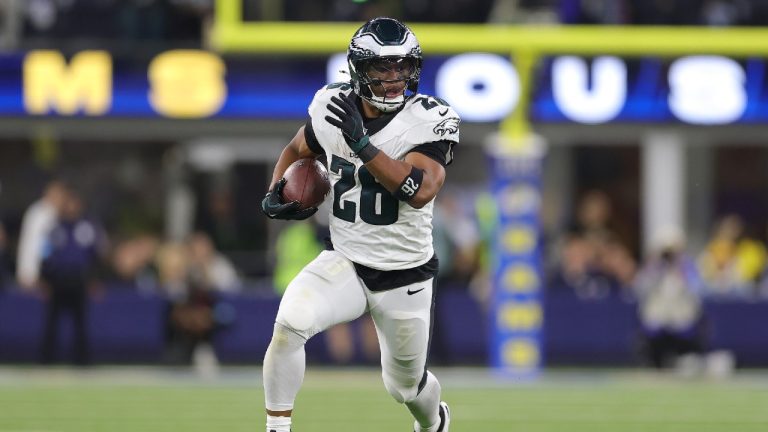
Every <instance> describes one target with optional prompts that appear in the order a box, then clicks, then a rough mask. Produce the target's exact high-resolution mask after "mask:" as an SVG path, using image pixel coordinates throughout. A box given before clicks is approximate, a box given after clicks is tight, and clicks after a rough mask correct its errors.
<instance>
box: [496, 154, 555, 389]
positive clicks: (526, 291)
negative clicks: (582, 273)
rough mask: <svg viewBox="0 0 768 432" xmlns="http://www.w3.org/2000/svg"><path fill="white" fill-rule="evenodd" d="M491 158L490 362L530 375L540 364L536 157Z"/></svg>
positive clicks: (538, 166) (538, 169)
mask: <svg viewBox="0 0 768 432" xmlns="http://www.w3.org/2000/svg"><path fill="white" fill-rule="evenodd" d="M492 153H493V152H492ZM490 158H491V160H490V163H491V172H492V175H493V177H492V179H491V184H490V188H491V193H492V196H493V198H494V201H495V203H496V221H497V226H496V230H495V233H496V235H495V238H494V239H493V246H492V247H493V256H494V263H493V274H492V287H493V297H492V311H491V312H492V313H491V364H492V366H493V367H494V368H495V369H496V370H498V371H500V372H502V373H505V374H511V375H513V376H516V377H533V376H535V375H536V374H538V372H539V370H540V369H541V366H542V364H543V359H542V352H543V350H542V346H541V340H542V337H541V329H542V324H543V319H544V317H543V308H542V299H541V293H542V280H541V275H542V269H541V260H540V254H541V251H540V241H539V232H540V220H539V212H540V209H541V169H542V167H541V156H540V155H535V154H531V155H514V154H502V153H495V154H491V156H490Z"/></svg>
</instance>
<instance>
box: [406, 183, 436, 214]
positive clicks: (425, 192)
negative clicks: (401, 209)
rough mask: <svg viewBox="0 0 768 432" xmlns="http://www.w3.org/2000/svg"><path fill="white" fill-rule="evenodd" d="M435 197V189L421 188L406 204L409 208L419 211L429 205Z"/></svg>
mask: <svg viewBox="0 0 768 432" xmlns="http://www.w3.org/2000/svg"><path fill="white" fill-rule="evenodd" d="M425 186H427V185H425ZM435 195H437V188H429V187H423V188H421V189H419V191H418V192H417V193H416V195H414V196H413V198H411V199H409V200H408V201H406V202H407V203H408V205H410V206H411V207H413V208H416V209H420V208H422V207H424V206H425V205H427V204H429V203H431V202H432V200H433V199H435Z"/></svg>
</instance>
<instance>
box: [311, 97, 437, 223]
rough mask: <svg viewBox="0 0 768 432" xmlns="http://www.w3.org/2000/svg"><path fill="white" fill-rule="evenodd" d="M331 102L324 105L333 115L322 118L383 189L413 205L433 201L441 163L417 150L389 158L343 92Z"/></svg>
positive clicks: (418, 206)
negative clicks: (371, 140) (374, 142)
mask: <svg viewBox="0 0 768 432" xmlns="http://www.w3.org/2000/svg"><path fill="white" fill-rule="evenodd" d="M331 102H332V103H330V104H328V105H326V108H328V110H329V111H330V112H331V113H332V114H334V115H335V116H336V117H333V116H326V117H325V121H327V122H328V123H330V124H332V125H334V126H336V127H338V128H339V129H340V130H341V133H342V135H344V140H345V141H346V143H347V145H348V146H349V148H350V149H351V150H352V151H353V152H355V154H356V155H357V156H358V157H359V158H360V159H361V160H362V161H363V163H365V166H366V168H368V171H370V173H371V174H373V176H374V177H376V180H378V181H379V183H380V184H381V185H383V186H384V188H386V189H387V190H388V191H389V192H390V193H391V194H392V195H394V196H395V198H397V199H399V200H401V201H405V202H407V203H408V204H409V205H411V206H412V207H415V208H421V207H424V206H425V205H426V204H427V203H429V202H430V201H432V199H433V198H434V197H435V195H437V192H438V191H439V190H440V188H441V187H442V186H443V182H444V181H445V169H444V168H443V166H442V165H440V163H438V162H437V161H435V160H433V159H431V158H430V157H428V156H426V155H424V154H421V153H417V152H411V153H409V154H408V155H407V156H406V157H405V160H404V161H398V160H394V159H392V158H390V157H389V156H387V155H386V154H384V153H382V152H381V151H379V149H377V148H376V147H375V146H373V145H371V144H370V143H369V141H368V135H366V134H365V129H364V128H363V118H362V116H361V115H360V112H359V111H358V110H357V107H356V106H355V104H354V101H353V100H351V99H350V97H349V96H347V95H344V94H343V93H342V94H340V95H339V96H333V97H331Z"/></svg>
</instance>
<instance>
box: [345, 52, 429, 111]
mask: <svg viewBox="0 0 768 432" xmlns="http://www.w3.org/2000/svg"><path fill="white" fill-rule="evenodd" d="M358 67H359V69H357V71H356V72H357V74H358V80H357V84H358V85H357V86H356V89H355V90H356V91H357V90H358V89H357V87H358V86H359V92H358V94H359V95H360V97H361V98H363V99H365V100H366V101H368V102H369V103H370V104H371V105H373V106H375V107H376V108H378V109H379V110H380V111H383V112H392V111H396V110H397V109H399V108H400V107H401V106H403V104H404V103H405V101H406V100H408V99H409V98H410V97H412V96H413V95H414V94H416V90H417V88H418V84H419V74H420V71H421V61H420V59H416V58H414V57H410V56H391V57H373V58H371V59H368V60H362V61H359V62H358ZM393 91H394V92H396V93H397V94H396V95H391V94H390V95H388V93H391V92H393Z"/></svg>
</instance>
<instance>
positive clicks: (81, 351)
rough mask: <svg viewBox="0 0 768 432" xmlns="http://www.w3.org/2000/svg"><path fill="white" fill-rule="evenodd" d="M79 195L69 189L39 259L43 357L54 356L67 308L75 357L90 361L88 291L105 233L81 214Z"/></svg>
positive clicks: (93, 283) (94, 278)
mask: <svg viewBox="0 0 768 432" xmlns="http://www.w3.org/2000/svg"><path fill="white" fill-rule="evenodd" d="M83 205H84V204H83V202H82V199H81V197H80V196H79V195H78V194H77V193H76V192H74V191H68V192H67V193H66V196H65V198H64V204H63V206H62V212H61V216H60V218H59V219H58V221H57V222H56V223H55V225H54V227H53V229H52V230H51V231H50V233H49V235H48V237H47V244H48V246H47V249H48V251H47V253H46V256H45V259H44V260H43V262H42V272H41V273H42V284H43V286H44V287H45V297H46V299H47V313H46V318H45V327H44V328H45V334H44V336H43V345H42V360H43V362H44V363H51V362H53V361H54V360H55V351H56V346H57V339H58V332H59V323H60V315H61V314H62V312H69V313H70V314H71V315H72V320H73V322H74V338H73V344H74V361H75V363H76V364H78V365H86V364H88V363H89V362H90V356H89V346H88V330H87V329H88V302H89V294H93V293H94V292H95V290H96V289H98V285H97V284H98V282H99V271H100V267H101V264H102V258H103V257H104V250H105V247H106V243H105V241H106V237H105V234H104V232H103V230H102V229H101V227H100V226H99V225H98V224H97V223H95V222H94V221H92V220H90V219H88V218H87V217H85V215H84V209H83Z"/></svg>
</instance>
